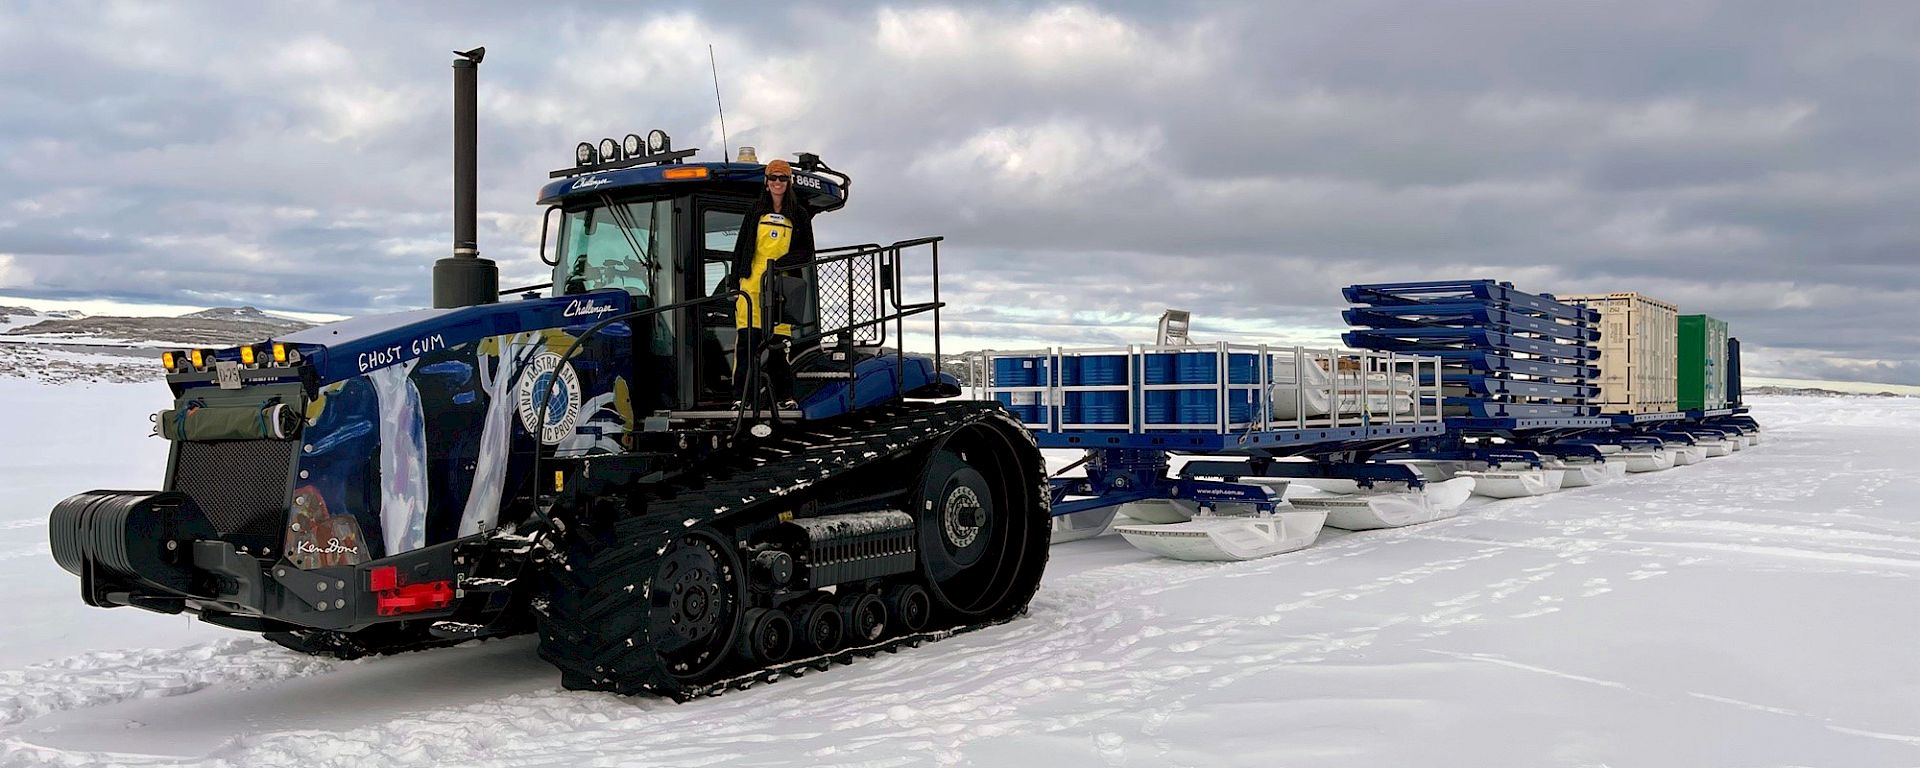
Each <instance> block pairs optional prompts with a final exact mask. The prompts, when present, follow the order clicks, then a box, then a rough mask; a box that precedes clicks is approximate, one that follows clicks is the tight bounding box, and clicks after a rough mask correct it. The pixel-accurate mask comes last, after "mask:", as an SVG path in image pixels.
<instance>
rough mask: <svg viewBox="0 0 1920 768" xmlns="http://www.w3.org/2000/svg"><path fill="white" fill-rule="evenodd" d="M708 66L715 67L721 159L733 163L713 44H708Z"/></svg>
mask: <svg viewBox="0 0 1920 768" xmlns="http://www.w3.org/2000/svg"><path fill="white" fill-rule="evenodd" d="M707 65H708V66H710V67H713V108H714V109H716V110H719V112H720V157H721V161H722V162H732V161H731V160H729V159H728V158H731V157H733V148H732V147H729V146H727V108H726V106H725V105H722V104H721V103H720V63H719V62H718V61H716V60H715V59H714V58H713V44H712V43H708V44H707Z"/></svg>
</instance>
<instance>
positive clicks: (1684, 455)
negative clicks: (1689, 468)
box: [1667, 445, 1707, 467]
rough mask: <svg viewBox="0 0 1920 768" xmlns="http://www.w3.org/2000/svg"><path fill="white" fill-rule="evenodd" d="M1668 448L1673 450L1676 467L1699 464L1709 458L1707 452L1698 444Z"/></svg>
mask: <svg viewBox="0 0 1920 768" xmlns="http://www.w3.org/2000/svg"><path fill="white" fill-rule="evenodd" d="M1667 450H1669V451H1672V452H1673V465H1674V466H1676V467H1684V466H1686V465H1688V464H1698V463H1700V462H1703V461H1706V460H1707V452H1706V451H1705V450H1702V449H1701V448H1700V446H1697V445H1676V446H1674V447H1672V448H1668V449H1667Z"/></svg>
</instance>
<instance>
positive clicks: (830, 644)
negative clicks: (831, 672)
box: [796, 600, 847, 655]
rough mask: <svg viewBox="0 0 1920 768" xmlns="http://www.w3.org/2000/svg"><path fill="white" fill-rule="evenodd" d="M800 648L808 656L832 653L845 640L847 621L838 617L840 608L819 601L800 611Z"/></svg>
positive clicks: (838, 648)
mask: <svg viewBox="0 0 1920 768" xmlns="http://www.w3.org/2000/svg"><path fill="white" fill-rule="evenodd" d="M796 623H797V624H798V625H799V626H798V630H799V642H800V648H801V650H802V651H803V652H805V653H807V654H809V655H819V654H823V653H833V652H834V651H837V650H840V645H841V644H842V643H844V642H846V639H847V620H846V618H845V617H843V616H841V615H840V607H839V606H837V605H834V604H833V603H831V602H828V601H825V600H821V601H817V602H814V603H810V604H808V605H807V607H806V608H803V609H801V611H800V616H799V621H798V622H796Z"/></svg>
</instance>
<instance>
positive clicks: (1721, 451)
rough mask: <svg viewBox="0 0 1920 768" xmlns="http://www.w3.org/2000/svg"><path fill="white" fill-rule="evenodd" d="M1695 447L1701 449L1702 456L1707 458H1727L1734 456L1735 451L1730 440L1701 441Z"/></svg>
mask: <svg viewBox="0 0 1920 768" xmlns="http://www.w3.org/2000/svg"><path fill="white" fill-rule="evenodd" d="M1693 447H1695V448H1699V449H1700V452H1701V455H1702V456H1705V457H1706V458H1713V457H1715V456H1726V455H1729V454H1732V453H1733V450H1734V449H1733V445H1732V441H1730V440H1701V441H1698V442H1695V443H1694V444H1693Z"/></svg>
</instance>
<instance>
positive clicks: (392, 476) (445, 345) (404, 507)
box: [285, 310, 634, 568]
mask: <svg viewBox="0 0 1920 768" xmlns="http://www.w3.org/2000/svg"><path fill="white" fill-rule="evenodd" d="M466 311H469V312H471V311H474V310H466ZM482 311H484V310H482ZM495 311H496V312H497V311H498V310H495ZM556 314H557V313H556ZM516 319H523V320H525V319H527V318H525V317H524V315H522V317H520V318H516ZM576 320H577V321H578V322H574V321H576ZM593 320H594V318H592V317H586V318H575V317H564V318H563V319H562V320H561V322H566V323H568V324H567V325H565V326H563V327H549V328H540V327H538V326H539V325H540V323H539V322H537V321H533V322H526V323H524V325H526V326H532V327H530V328H528V329H526V330H516V331H514V332H511V333H503V334H495V335H485V336H475V337H473V338H470V339H466V340H461V339H459V338H458V336H457V335H456V334H451V333H448V334H436V335H435V339H436V341H434V342H433V343H427V344H423V345H421V348H420V349H419V350H418V352H417V354H412V355H407V354H405V353H403V354H401V355H394V356H392V359H383V360H381V361H380V364H378V365H376V366H369V369H368V370H366V371H364V372H361V373H357V374H354V375H349V376H347V377H345V378H342V379H340V380H337V381H333V382H330V383H324V384H322V385H321V386H320V387H319V390H318V394H317V396H316V397H314V398H313V399H312V400H311V401H310V402H309V403H308V404H307V410H306V420H307V423H306V430H305V437H306V439H305V441H304V442H305V445H304V446H303V447H302V451H303V455H302V456H301V457H300V472H299V473H298V476H297V477H296V479H295V480H294V493H293V505H294V509H293V511H294V514H293V520H292V521H291V524H290V525H289V526H288V531H287V538H286V550H285V551H286V552H287V553H288V557H289V559H291V560H292V561H293V562H294V564H296V565H298V566H299V567H301V568H316V567H323V566H332V565H353V564H358V563H362V562H366V561H369V560H373V559H378V558H382V557H387V556H390V555H394V554H398V553H401V552H407V551H410V550H414V549H419V548H421V547H425V546H431V545H434V544H440V543H443V542H447V541H451V540H453V539H455V538H459V537H463V536H471V535H473V534H477V533H482V532H485V531H489V530H492V529H493V528H494V527H495V526H496V524H497V522H498V520H499V514H500V508H501V505H502V503H503V500H506V499H511V498H513V497H514V496H515V495H517V494H524V493H526V492H528V490H529V489H527V488H524V487H521V486H522V485H524V483H525V482H527V478H530V477H532V472H531V464H532V462H533V460H534V456H535V454H536V452H537V451H540V450H542V446H544V447H545V450H546V451H548V454H549V455H560V456H581V455H590V454H597V453H613V452H618V451H619V450H621V447H620V442H619V440H620V436H621V435H622V434H624V433H625V432H626V431H627V430H628V428H629V426H630V425H632V424H633V423H634V415H633V412H632V409H631V405H630V398H629V397H628V396H627V395H628V391H629V387H630V384H629V376H630V375H631V374H632V370H631V361H632V359H633V358H632V348H633V346H632V345H633V338H632V332H631V330H629V329H628V327H627V326H626V325H625V324H624V323H615V324H613V325H610V326H608V327H606V328H603V329H601V330H600V331H598V332H596V333H595V334H594V335H593V336H592V337H590V338H589V339H588V341H587V342H586V343H584V344H581V345H580V348H579V349H577V350H575V351H574V353H573V354H572V355H571V356H570V357H568V358H566V359H562V354H564V353H565V351H566V350H567V349H568V348H569V347H570V346H572V345H573V343H574V341H575V340H576V339H578V338H579V337H580V336H581V334H583V333H584V332H585V331H586V329H587V328H588V327H589V326H591V325H592V324H593ZM474 325H476V326H487V325H493V326H494V327H495V328H498V327H499V324H494V323H476V324H474ZM504 325H509V326H510V325H515V323H507V324H504ZM407 351H409V352H411V351H413V350H412V349H408V350H407ZM428 413H432V414H434V416H433V418H432V419H431V420H429V419H427V418H426V417H425V414H428ZM509 478H511V480H510V479H509Z"/></svg>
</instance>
